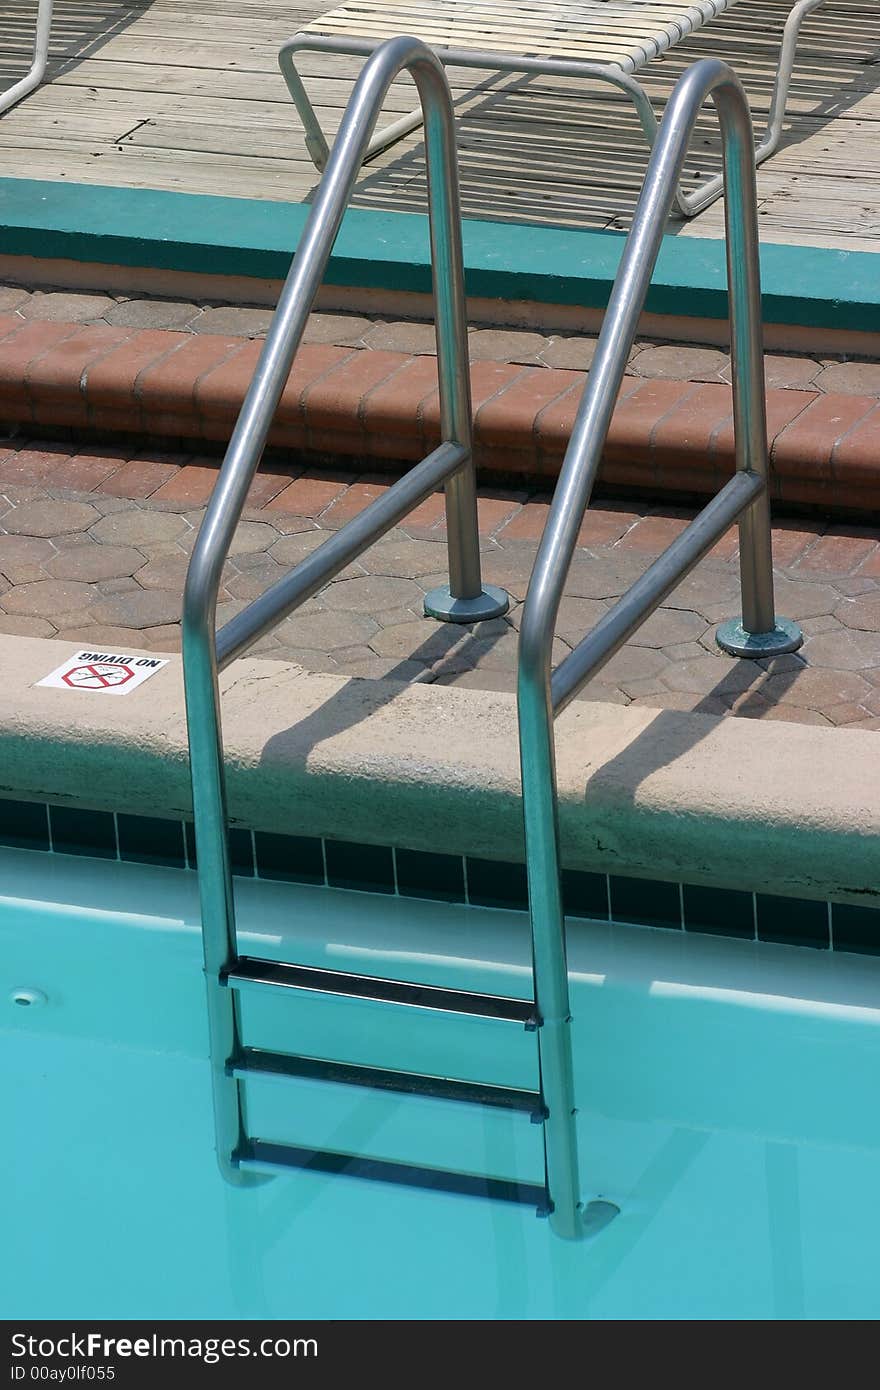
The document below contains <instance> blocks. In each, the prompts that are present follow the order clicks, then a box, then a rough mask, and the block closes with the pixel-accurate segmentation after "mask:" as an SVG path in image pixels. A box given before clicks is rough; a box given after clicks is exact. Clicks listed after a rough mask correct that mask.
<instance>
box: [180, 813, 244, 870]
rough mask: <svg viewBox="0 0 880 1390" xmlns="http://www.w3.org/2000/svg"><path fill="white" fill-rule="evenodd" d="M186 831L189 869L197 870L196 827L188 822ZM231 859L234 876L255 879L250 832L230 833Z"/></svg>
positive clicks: (237, 830)
mask: <svg viewBox="0 0 880 1390" xmlns="http://www.w3.org/2000/svg"><path fill="white" fill-rule="evenodd" d="M184 829H185V832H186V853H187V857H188V859H189V867H190V868H191V869H195V868H197V866H198V859H197V856H196V832H195V827H194V826H193V824H192V822H191V821H187V822H186V825H185V827H184ZM229 858H230V861H231V863H232V872H233V873H234V874H238V876H239V877H240V878H253V876H254V845H253V839H252V838H251V832H250V831H249V830H240V829H235V830H230V831H229Z"/></svg>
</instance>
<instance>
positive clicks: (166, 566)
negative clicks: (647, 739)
mask: <svg viewBox="0 0 880 1390" xmlns="http://www.w3.org/2000/svg"><path fill="white" fill-rule="evenodd" d="M188 569H189V556H188V555H184V553H183V551H182V550H178V549H177V547H175V548H174V550H173V551H169V553H168V554H167V555H157V556H155V557H154V558H153V559H152V560H149V561H148V562H147V563H146V564H145V565H141V566H140V568H139V569H137V570H135V572H134V577H135V579H136V580H137V582H138V584H140V586H141V588H142V589H174V590H175V592H177V593H183V586H184V584H185V582H186V572H187V570H188Z"/></svg>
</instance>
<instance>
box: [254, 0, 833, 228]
mask: <svg viewBox="0 0 880 1390" xmlns="http://www.w3.org/2000/svg"><path fill="white" fill-rule="evenodd" d="M735 3H736V0H710V3H709V4H706V3H705V0H703V3H702V4H701V5H700V6H699V8H698V7H697V5H695V4H693V3H691V5H690V6H689V7H688V10H687V18H688V21H689V23H690V27H689V28H688V27H686V25H684V24H682V23H681V21H680V20H676V22H675V24H672V23H671V22H670V23H669V26H668V28H667V29H666V30H665V31H663V33H662V34H658V35H657V36H656V37H655V38H653V39H652V40H651V42H650V43H649V44H648V48H649V49H652V50H653V51H651V52H643V54H642V61H638V58H637V55H633V52H632V48H630V50H629V54H628V56H627V57H625V58H618V59H616V60H615V61H614V62H611V63H609V62H592V61H586V60H582V59H580V58H564V57H561V58H551V57H545V56H525V55H522V56H520V55H517V54H513V53H502V52H498V51H494V50H490V49H477V48H454V47H445V46H440V45H435V44H433V43H431V42H430V40H427V39H426V40H425V41H426V42H427V43H428V46H429V47H431V48H432V49H433V50H434V52H435V53H436V54H437V57H438V58H439V59H440V61H441V63H443V64H444V66H455V67H471V68H482V69H490V70H494V71H497V72H522V73H541V74H543V75H548V76H557V77H585V78H597V79H599V80H600V81H605V82H610V83H612V84H613V85H614V86H616V87H618V88H620V90H621V91H623V92H625V93H626V94H627V95H628V96H629V97H630V99H631V100H632V102H633V105H634V106H635V109H636V113H637V115H638V118H639V123H640V125H641V127H642V130H643V132H644V134H645V137H646V139H647V141H648V144H649V146H651V147H653V145H654V141H655V139H656V136H657V130H658V120H657V116H656V114H655V112H654V108H653V106H652V104H651V100H650V98H649V96H648V94H647V92H646V91H645V89H644V87H643V86H642V85H641V84H640V83H639V82H637V81H636V79H635V78H634V77H633V75H632V72H633V71H635V70H637V68H639V67H642V66H644V65H645V63H647V62H648V61H649V60H650V58H652V57H655V56H657V54H658V53H660V52H664V51H667V50H668V49H669V48H670V47H672V45H673V43H674V42H678V40H679V39H681V38H684V37H685V34H686V33H688V32H693V31H694V30H696V29H698V28H700V27H701V26H702V25H703V24H704V23H706V22H707V21H708V20H709V19H712V18H714V17H716V16H717V15H718V14H721V13H723V11H724V10H725V9H729V8H730V6H731V5H733V4H735ZM820 4H822V0H797V3H796V4H795V5H794V6H793V7H792V9H791V12H790V14H789V16H788V18H787V20H786V23H785V28H784V31H783V36H782V43H781V45H780V50H779V64H778V67H777V72H776V80H775V83H774V87H773V94H772V97H771V100H770V111H769V115H768V118H767V127H766V130H765V131H764V135H763V137H762V138H761V140H760V141H759V142H758V144H757V145H756V147H755V163H756V164H761V163H762V162H763V161H764V160H765V159H767V158H768V157H769V156H770V155H771V154H773V152H774V150H776V148H777V147H778V145H779V140H780V137H781V134H782V123H783V119H784V116H785V107H786V103H787V100H788V91H789V86H790V83H791V75H792V69H793V67H794V58H795V50H796V47H797V41H798V35H799V33H800V28H801V25H802V24H803V21H804V19H805V18H806V17H807V15H808V14H809V13H810V12H811V11H812V10H815V9H816V8H817V7H818V6H819V5H820ZM417 7H418V0H416V4H415V5H413V4H412V3H410V4H406V3H405V0H401V4H400V5H399V6H398V5H396V4H387V3H383V0H365V3H364V0H361V3H358V4H352V6H351V10H350V11H349V10H348V9H347V8H346V7H343V8H342V9H340V10H336V11H331V12H330V13H329V14H328V15H325V16H323V17H322V18H321V19H318V20H315V21H313V22H312V23H311V24H310V25H308V27H307V28H306V29H303V30H302V31H301V32H300V33H298V34H295V35H294V36H293V38H292V39H289V40H288V41H287V43H285V44H284V45H283V47H282V49H281V51H280V53H279V55H278V61H279V64H280V67H281V72H282V74H283V76H284V80H285V81H286V83H287V86H288V89H289V91H290V94H291V96H292V98H293V100H294V103H295V105H296V108H297V111H298V112H299V115H300V119H301V120H302V123H303V127H304V129H305V137H306V146H307V148H308V151H309V155H310V156H311V159H312V162H313V164H314V165H315V168H316V169H318V170H319V171H321V170H323V169H324V167H325V166H326V163H327V158H328V155H329V144H328V141H327V137H326V136H325V134H324V132H323V130H322V129H321V125H320V122H319V121H318V117H317V115H316V114H315V109H314V106H313V105H312V102H311V100H310V98H309V96H308V93H307V92H306V89H305V87H304V86H303V82H302V78H301V77H300V74H299V72H298V70H297V67H296V63H295V57H296V55H297V54H298V53H302V52H307V51H312V52H322V53H341V54H349V55H353V56H355V57H363V58H367V57H369V55H370V54H371V53H372V52H373V51H374V50H375V49H376V48H377V47H379V45H380V44H381V43H382V42H384V40H385V39H386V38H387V37H388V33H387V32H386V33H382V32H379V33H378V34H377V37H375V38H372V37H365V36H364V35H365V34H368V33H369V28H370V25H371V23H373V22H375V23H376V26H377V29H378V30H380V31H381V30H382V29H383V28H384V29H385V30H388V29H389V26H391V28H392V29H394V28H396V29H397V30H398V32H399V31H401V30H403V29H404V28H405V27H406V26H411V27H412V29H413V32H415V30H416V29H417V28H418V24H417V22H416V23H414V21H417V18H418V8H417ZM625 8H628V5H627V0H622V2H621V0H617V4H616V5H615V6H614V13H617V14H619V13H620V12H622V11H623V10H624V9H625ZM434 9H435V13H440V14H442V12H443V9H444V5H443V0H437V3H436V5H435V6H434ZM540 9H541V0H537V3H536V6H535V10H534V12H533V14H534V16H539V15H540ZM682 9H684V6H682ZM563 11H564V7H563V6H562V5H559V4H556V5H554V6H553V18H554V19H556V20H557V21H559V19H560V14H561V12H563ZM707 12H708V13H707ZM611 13H612V12H611V11H610V10H609V15H610V14H611ZM633 13H634V14H637V13H638V10H637V8H636V7H635V6H633ZM349 15H350V18H351V32H349V33H336V32H333V33H328V32H322V27H324V26H326V23H327V21H328V20H330V19H331V18H332V19H334V20H335V22H336V23H338V24H339V25H340V26H344V25H345V24H346V23H347V22H348V20H349ZM488 15H491V7H490V8H489V11H488ZM488 15H487V11H486V10H485V9H482V8H481V10H480V19H481V21H482V24H481V27H482V28H483V29H484V30H485V29H488V28H489V27H490V24H489V20H488ZM380 16H381V17H380ZM449 27H450V28H454V21H450V26H449ZM675 28H678V31H679V32H678V39H676V38H675V35H674V33H671V32H670V30H672V29H675ZM569 32H574V31H573V30H570V31H569ZM417 37H418V35H417ZM643 37H644V36H643ZM598 42H599V43H600V44H601V43H603V42H604V40H602V39H600V40H599V41H598ZM551 43H558V45H559V48H560V50H564V46H565V34H564V32H563V30H562V25H561V24H559V23H558V22H557V23H556V24H555V25H551V24H548V25H547V27H546V30H545V35H544V46H550V44H551ZM584 43H585V40H584V38H583V37H582V35H578V47H583V46H584ZM605 46H606V47H607V43H605ZM625 68H630V69H631V71H626V70H625ZM421 123H422V113H421V108H417V109H416V110H414V111H411V112H409V113H408V114H407V115H405V116H400V117H399V118H398V119H397V120H396V121H392V122H391V123H390V124H389V125H387V126H385V127H384V129H382V130H380V131H377V132H376V133H375V134H374V136H373V138H372V140H371V141H370V145H369V148H368V150H367V155H366V159H365V161H364V162H365V163H366V162H367V161H368V160H370V159H373V158H375V156H376V155H378V154H380V153H381V152H382V151H383V150H386V149H388V147H389V146H390V145H393V144H395V143H396V142H397V141H398V140H402V139H403V138H404V137H405V136H406V135H409V134H410V132H411V131H413V130H416V129H417V128H418V127H419V126H420V125H421ZM722 185H723V176H722V175H721V174H720V173H719V174H714V175H713V176H712V177H711V178H709V179H706V181H705V182H704V183H703V184H701V185H700V187H699V188H697V189H695V190H694V191H693V192H691V193H688V192H686V191H685V189H684V188H683V187H682V185H681V184H679V186H678V188H677V189H676V193H675V198H674V201H673V209H674V211H675V212H676V213H677V214H678V215H679V216H680V217H693V216H694V215H695V214H696V213H698V212H702V210H703V209H704V208H706V207H708V205H709V204H710V203H712V202H714V201H715V199H716V198H717V197H718V196H719V195H720V193H721V191H722Z"/></svg>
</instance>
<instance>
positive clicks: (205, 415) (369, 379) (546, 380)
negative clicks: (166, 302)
mask: <svg viewBox="0 0 880 1390" xmlns="http://www.w3.org/2000/svg"><path fill="white" fill-rule="evenodd" d="M260 349H261V344H260V343H259V342H255V341H252V340H250V339H245V338H240V337H232V336H220V335H205V336H200V337H193V336H192V335H190V334H186V333H181V332H174V331H171V330H158V329H155V330H154V329H139V330H126V329H122V328H111V327H109V326H106V325H103V324H92V325H89V326H85V327H83V326H81V325H79V324H74V323H48V322H23V321H22V319H21V318H19V317H17V316H16V315H14V314H0V420H2V421H3V422H4V423H5V424H6V425H7V426H9V427H18V428H23V429H26V430H28V431H29V432H33V431H37V432H40V433H46V432H48V431H52V430H58V429H62V430H70V431H74V432H78V433H82V432H86V433H88V434H89V435H93V436H94V435H98V436H101V437H103V438H108V437H111V438H116V437H118V436H127V437H132V436H134V437H138V438H148V439H149V440H150V441H151V442H153V443H155V442H156V441H158V440H163V439H167V440H174V441H175V442H177V441H181V440H186V441H192V442H194V443H196V444H199V445H201V446H204V445H213V446H217V445H220V444H222V443H224V442H225V441H226V440H227V439H228V437H229V434H230V431H231V429H232V425H233V423H234V421H235V418H236V416H237V414H238V411H239V408H240V406H241V402H242V400H243V398H244V394H245V391H246V389H247V386H248V384H249V382H250V379H251V375H252V373H253V370H254V366H255V363H256V360H257V356H258V354H259V352H260ZM584 379H585V378H584V374H583V373H581V372H575V371H568V370H565V369H562V368H553V367H536V366H522V365H517V364H513V363H506V362H494V361H478V362H474V363H472V366H471V380H472V386H473V396H474V409H475V439H476V451H477V464H478V467H479V468H480V469H481V471H482V473H483V474H485V475H488V476H490V477H495V478H499V479H501V478H504V479H509V478H510V477H511V476H512V475H513V476H517V477H519V478H522V479H526V478H528V479H532V480H547V479H552V478H554V477H555V476H556V475H557V473H558V471H559V466H560V463H561V460H562V457H563V454H564V451H565V447H566V444H567V442H568V438H569V434H570V432H571V427H572V424H573V421H574V416H575V412H576V410H577V405H578V401H579V399H580V393H581V388H582V386H583V382H584ZM436 380H437V377H436V363H435V360H434V359H433V358H432V357H427V356H412V355H409V354H406V353H401V352H384V351H377V350H369V351H367V350H365V349H358V348H348V347H335V346H328V345H324V344H315V345H306V346H304V347H302V348H301V349H300V352H299V354H298V355H297V359H296V362H295V364H294V367H293V371H292V372H291V376H290V380H289V381H288V384H287V387H286V389H285V392H284V395H283V397H282V400H281V403H280V406H279V410H278V413H277V416H276V420H275V424H274V427H273V429H272V432H271V434H270V438H269V442H270V445H272V446H274V447H278V448H287V449H297V450H303V451H306V452H307V453H310V454H313V455H315V456H320V457H321V458H326V457H327V456H328V455H330V456H333V457H336V458H342V459H346V460H371V461H373V462H374V464H375V463H378V462H386V463H387V462H388V461H389V460H395V461H401V462H409V461H413V460H417V459H419V458H421V457H422V456H423V455H424V454H425V453H427V452H428V451H429V450H430V449H432V448H433V447H434V446H435V444H436V443H437V441H438V437H439V436H438V431H439V402H438V394H437V386H436ZM767 406H768V422H769V434H770V443H771V469H772V495H773V497H774V499H775V500H776V501H779V502H787V503H793V504H798V505H808V506H818V507H822V508H825V509H829V508H834V509H840V510H847V511H858V512H864V511H876V510H877V509H878V508H880V475H878V468H877V460H878V458H880V401H878V399H877V398H876V397H874V396H854V395H845V394H841V393H829V392H825V393H821V392H818V391H813V390H794V389H786V390H779V389H770V390H768V392H767ZM732 467H733V429H732V421H731V393H730V388H729V386H726V385H723V384H722V383H717V384H715V383H706V384H700V383H697V382H691V381H672V380H667V379H648V380H640V379H638V378H633V377H627V378H626V380H625V382H624V385H623V388H622V390H621V395H620V399H619V401H618V405H617V409H616V411H615V414H614V419H613V421H612V425H611V430H610V433H609V437H608V444H607V448H606V451H605V457H604V461H603V466H602V470H601V475H600V476H601V478H602V481H603V482H604V483H605V484H606V485H610V486H614V487H626V488H635V489H639V490H642V491H645V492H647V493H649V494H650V495H651V496H652V497H653V498H657V497H662V496H663V495H665V494H672V495H678V496H680V495H683V494H707V493H712V492H714V491H716V490H717V489H718V488H719V486H720V485H721V484H722V483H723V481H724V479H725V478H726V477H728V476H729V475H730V472H731V470H732Z"/></svg>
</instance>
